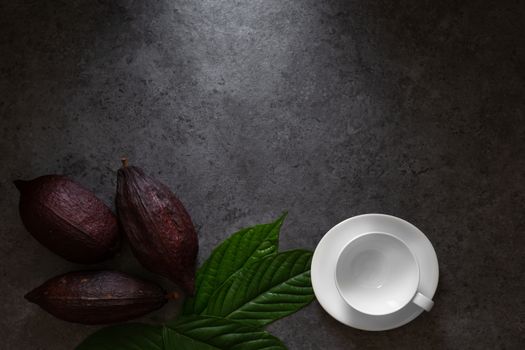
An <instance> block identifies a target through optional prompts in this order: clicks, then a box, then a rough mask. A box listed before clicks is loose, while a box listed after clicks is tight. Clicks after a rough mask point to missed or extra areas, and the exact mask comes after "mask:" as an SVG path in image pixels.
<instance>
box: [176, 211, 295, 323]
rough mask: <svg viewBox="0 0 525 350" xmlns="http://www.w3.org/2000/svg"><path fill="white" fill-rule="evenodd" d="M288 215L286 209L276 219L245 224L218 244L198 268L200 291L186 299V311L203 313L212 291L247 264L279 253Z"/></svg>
mask: <svg viewBox="0 0 525 350" xmlns="http://www.w3.org/2000/svg"><path fill="white" fill-rule="evenodd" d="M285 217H286V213H285V214H283V215H282V216H281V217H280V218H279V219H277V220H276V221H274V222H272V223H269V224H263V225H256V226H253V227H248V228H244V229H242V230H240V231H239V232H236V233H234V234H233V235H232V236H231V237H230V238H228V239H227V240H225V241H224V242H222V243H221V244H220V245H219V246H218V247H217V248H215V250H214V251H213V252H212V254H211V256H210V257H209V258H208V260H206V262H205V263H204V264H203V265H202V266H201V268H200V269H199V270H198V271H197V276H196V280H195V290H196V294H195V296H194V297H193V298H191V299H188V300H186V302H185V305H184V314H186V315H187V314H200V313H202V311H204V309H205V308H206V306H207V305H208V301H209V299H210V297H211V295H212V294H213V293H214V292H215V291H216V290H217V289H218V288H220V286H221V285H222V284H224V283H225V282H226V281H227V280H229V279H230V278H232V276H234V275H235V274H237V273H238V272H239V271H240V270H241V269H242V268H243V267H245V266H248V265H250V264H251V263H253V262H255V261H257V260H259V259H261V258H264V257H266V256H268V255H272V254H275V253H276V252H277V248H278V244H279V231H280V229H281V225H282V223H283V221H284V218H285Z"/></svg>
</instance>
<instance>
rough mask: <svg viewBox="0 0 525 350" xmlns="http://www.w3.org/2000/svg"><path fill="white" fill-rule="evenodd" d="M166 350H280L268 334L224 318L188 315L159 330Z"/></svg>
mask: <svg viewBox="0 0 525 350" xmlns="http://www.w3.org/2000/svg"><path fill="white" fill-rule="evenodd" d="M162 333H163V339H164V346H165V349H166V350H217V349H225V350H226V349H228V350H283V349H286V347H285V346H284V345H283V343H282V342H281V341H280V340H279V339H277V338H275V337H274V336H272V335H271V334H270V333H268V332H265V331H262V330H260V329H258V328H254V327H252V326H248V325H244V324H240V323H237V322H233V321H230V320H227V319H224V318H217V317H206V316H190V317H186V318H183V319H181V320H179V321H176V322H172V323H169V324H167V325H166V326H165V327H164V329H163V332H162Z"/></svg>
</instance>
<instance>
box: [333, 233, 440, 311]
mask: <svg viewBox="0 0 525 350" xmlns="http://www.w3.org/2000/svg"><path fill="white" fill-rule="evenodd" d="M335 281H336V285H337V288H338V290H339V293H340V294H341V296H342V298H343V299H344V300H345V301H346V302H347V303H348V304H349V305H350V306H351V307H353V308H354V309H356V310H357V311H360V312H362V313H365V314H369V315H386V314H390V313H393V312H396V311H398V310H400V309H401V308H403V307H404V306H405V305H407V304H408V303H410V302H411V301H414V302H415V303H416V304H420V303H419V302H418V300H416V299H418V298H423V299H427V298H426V297H424V296H423V295H421V294H420V293H417V288H418V285H419V265H418V263H417V260H416V258H415V256H414V255H413V254H412V252H411V251H410V249H409V248H408V246H407V245H406V244H405V243H404V242H403V241H401V240H400V239H398V238H396V237H395V236H393V235H391V234H388V233H383V232H370V233H366V234H363V235H360V236H358V237H356V238H355V239H353V240H352V241H350V242H349V243H348V244H347V245H346V246H345V247H344V248H343V249H342V251H341V253H340V255H339V258H338V261H337V266H336V271H335ZM414 297H415V298H414ZM427 301H428V302H430V303H432V301H430V300H429V299H428V300H427ZM430 307H431V305H430ZM424 308H425V309H427V310H429V309H430V308H426V307H424Z"/></svg>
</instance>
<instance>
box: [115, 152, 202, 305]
mask: <svg viewBox="0 0 525 350" xmlns="http://www.w3.org/2000/svg"><path fill="white" fill-rule="evenodd" d="M123 163H124V166H123V167H122V168H121V169H119V171H118V179H117V199H116V202H117V213H118V216H119V219H120V222H121V225H122V228H123V230H124V233H125V234H126V236H127V237H128V239H129V241H130V244H131V248H132V250H133V253H134V254H135V256H136V257H137V259H138V260H139V261H140V263H142V265H144V267H146V268H147V269H149V270H151V271H153V272H155V273H158V274H160V275H163V276H165V277H167V278H169V279H170V280H172V281H173V282H175V283H177V284H178V285H179V286H181V287H182V288H183V289H184V290H185V291H186V293H188V294H190V295H192V294H193V291H194V286H195V263H196V258H197V251H198V249H199V242H198V238H197V233H196V232H195V228H194V227H193V223H192V221H191V218H190V216H189V214H188V212H187V211H186V209H185V208H184V206H183V205H182V203H181V202H180V201H179V200H178V199H177V197H175V195H174V194H173V192H171V191H170V189H169V188H168V187H167V186H165V185H164V184H162V183H160V182H159V181H157V180H155V179H153V178H151V177H149V176H146V175H145V174H144V172H143V171H142V170H141V169H140V168H137V167H134V166H127V161H126V160H124V161H123Z"/></svg>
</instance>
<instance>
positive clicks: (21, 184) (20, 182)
mask: <svg viewBox="0 0 525 350" xmlns="http://www.w3.org/2000/svg"><path fill="white" fill-rule="evenodd" d="M28 182H29V181H25V180H15V181H13V183H14V184H15V186H16V188H18V190H19V191H22V189H23V188H24V187H25V185H26V184H27V183H28Z"/></svg>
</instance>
